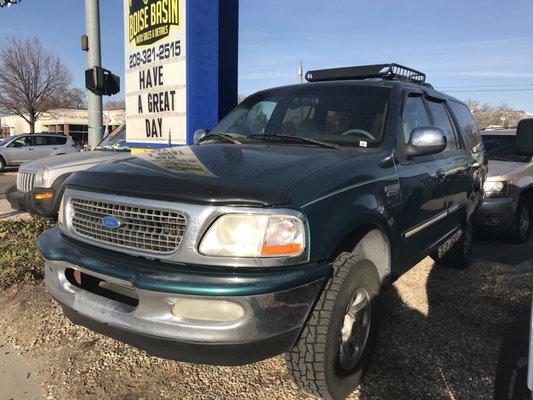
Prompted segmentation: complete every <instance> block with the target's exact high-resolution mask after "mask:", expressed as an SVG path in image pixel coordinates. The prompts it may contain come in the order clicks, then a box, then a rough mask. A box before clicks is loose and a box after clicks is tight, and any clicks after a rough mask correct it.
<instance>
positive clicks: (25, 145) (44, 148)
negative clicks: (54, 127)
mask: <svg viewBox="0 0 533 400" xmlns="http://www.w3.org/2000/svg"><path fill="white" fill-rule="evenodd" d="M77 151H80V149H79V147H78V145H77V144H76V142H74V140H72V138H71V137H69V136H65V135H60V134H53V133H33V134H29V133H28V134H22V135H17V136H11V137H9V138H7V139H5V140H3V141H1V142H0V171H2V170H3V169H4V168H5V167H14V166H18V165H20V164H23V163H25V162H28V161H34V160H39V159H41V158H46V157H51V156H58V155H61V154H68V153H75V152H77Z"/></svg>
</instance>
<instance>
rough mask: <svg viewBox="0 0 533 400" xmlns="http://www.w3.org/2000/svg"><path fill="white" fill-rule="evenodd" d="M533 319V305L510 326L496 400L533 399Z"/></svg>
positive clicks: (495, 388)
mask: <svg viewBox="0 0 533 400" xmlns="http://www.w3.org/2000/svg"><path fill="white" fill-rule="evenodd" d="M532 321H533V315H532V307H531V302H529V304H528V306H527V307H524V308H523V309H522V310H521V311H520V312H519V314H518V316H517V317H516V319H515V320H514V321H513V323H512V324H511V325H510V326H509V329H508V330H507V333H506V335H505V338H504V341H503V344H502V347H501V349H500V356H499V358H498V366H497V368H496V379H495V382H494V400H531V399H532V398H533V323H532Z"/></svg>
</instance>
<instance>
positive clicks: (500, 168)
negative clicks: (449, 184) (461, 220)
mask: <svg viewBox="0 0 533 400" xmlns="http://www.w3.org/2000/svg"><path fill="white" fill-rule="evenodd" d="M482 138H483V143H484V145H485V149H486V151H487V156H488V158H489V172H488V177H487V180H486V181H485V185H484V192H485V200H484V202H483V205H482V207H481V209H480V219H479V222H480V226H481V228H486V229H487V228H488V229H498V230H506V231H509V232H510V233H511V235H512V237H513V239H514V241H515V242H517V243H525V242H527V240H528V238H529V235H530V232H531V229H532V227H533V161H532V158H531V156H529V155H520V154H519V153H518V152H517V136H516V132H515V131H494V132H490V133H489V132H485V133H483V134H482Z"/></svg>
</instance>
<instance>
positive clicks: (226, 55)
mask: <svg viewBox="0 0 533 400" xmlns="http://www.w3.org/2000/svg"><path fill="white" fill-rule="evenodd" d="M124 15H125V24H124V27H125V35H124V37H125V42H126V43H125V50H126V83H125V90H126V93H125V96H126V126H127V130H126V134H127V142H128V144H130V146H132V147H141V148H154V147H155V148H157V147H166V146H169V144H172V145H180V144H185V143H191V141H192V137H193V133H194V131H195V130H196V129H203V128H207V129H209V128H212V127H213V125H215V124H216V123H217V122H218V120H219V119H220V118H221V117H222V116H224V115H225V114H226V113H227V112H228V111H229V110H231V108H233V106H234V105H235V104H236V102H237V47H238V0H124Z"/></svg>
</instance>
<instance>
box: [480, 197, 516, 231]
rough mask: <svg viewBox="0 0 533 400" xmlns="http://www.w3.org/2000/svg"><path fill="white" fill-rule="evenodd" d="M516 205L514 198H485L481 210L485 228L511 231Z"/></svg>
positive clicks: (481, 221)
mask: <svg viewBox="0 0 533 400" xmlns="http://www.w3.org/2000/svg"><path fill="white" fill-rule="evenodd" d="M515 213H516V203H515V201H514V200H513V198H510V197H506V198H485V200H484V201H483V204H482V205H481V208H480V210H479V224H480V226H481V227H483V228H492V229H509V228H511V226H512V225H513V221H514V217H515Z"/></svg>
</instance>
